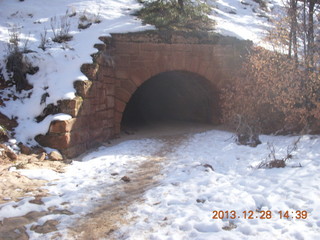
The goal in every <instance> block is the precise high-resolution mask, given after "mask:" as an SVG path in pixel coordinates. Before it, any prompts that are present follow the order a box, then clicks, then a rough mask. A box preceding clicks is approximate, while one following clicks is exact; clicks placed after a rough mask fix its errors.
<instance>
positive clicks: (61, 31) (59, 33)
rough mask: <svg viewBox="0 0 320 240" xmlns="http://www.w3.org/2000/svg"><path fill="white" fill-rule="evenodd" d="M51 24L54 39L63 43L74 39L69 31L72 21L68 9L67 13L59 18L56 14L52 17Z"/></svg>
mask: <svg viewBox="0 0 320 240" xmlns="http://www.w3.org/2000/svg"><path fill="white" fill-rule="evenodd" d="M50 24H51V29H52V32H53V36H54V37H53V39H52V41H54V42H57V43H63V42H67V41H70V40H71V39H72V35H71V34H70V33H69V31H70V26H71V23H70V19H69V14H68V11H66V14H65V15H64V16H61V17H60V18H57V17H56V16H55V17H52V18H51V19H50Z"/></svg>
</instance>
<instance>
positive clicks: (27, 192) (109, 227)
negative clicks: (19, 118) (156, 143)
mask: <svg viewBox="0 0 320 240" xmlns="http://www.w3.org/2000/svg"><path fill="white" fill-rule="evenodd" d="M212 128H213V126H211V125H205V124H198V125H196V124H193V123H185V124H181V122H179V123H171V124H161V125H156V126H154V125H153V126H149V127H147V128H143V129H130V130H129V132H127V133H125V134H124V135H123V136H122V137H121V138H119V139H116V140H113V141H112V142H111V143H106V146H111V145H116V144H118V143H119V142H123V141H126V140H130V139H142V138H156V139H159V140H161V141H162V142H163V143H164V144H163V146H162V147H161V148H160V149H159V150H158V151H157V152H156V153H155V154H153V156H151V157H149V159H148V160H146V161H144V162H143V163H141V164H140V165H138V164H137V166H135V168H133V169H134V170H133V171H128V172H127V173H126V176H124V177H123V178H122V180H121V181H120V182H119V183H117V184H115V185H112V186H110V187H107V188H106V189H104V190H103V191H104V193H103V194H102V197H101V199H100V200H99V202H98V203H97V205H96V206H97V207H96V208H95V209H93V210H92V212H91V213H89V214H87V215H86V216H84V217H83V218H82V219H78V220H77V225H75V226H72V227H70V228H69V236H68V238H67V239H70V240H73V239H77V240H98V239H118V238H115V237H113V236H112V235H113V232H114V231H115V230H117V229H118V228H119V226H123V225H126V224H130V223H132V222H133V221H134V219H128V218H127V217H126V216H127V213H128V209H129V207H130V206H131V205H133V204H134V203H139V202H142V201H144V199H143V195H144V193H145V192H146V191H147V190H148V189H150V188H153V187H155V186H157V184H159V181H160V180H161V179H162V175H161V170H162V169H163V164H165V163H166V161H170V159H168V156H169V154H170V153H172V152H173V151H174V150H175V149H176V148H177V147H178V146H179V145H180V144H181V143H182V142H183V141H184V140H186V139H187V138H188V134H190V133H197V132H203V131H206V130H210V129H212ZM86 154H88V153H86ZM22 157H23V159H21V160H20V161H19V164H18V165H17V164H15V165H17V166H16V167H19V168H24V169H33V168H46V169H52V170H54V171H57V172H63V171H64V168H65V166H66V164H64V163H61V162H52V161H43V160H40V159H38V158H36V157H35V156H32V157H30V156H22ZM82 157H83V156H82ZM78 159H79V160H81V156H80V157H79V158H78ZM10 166H12V164H10V165H8V166H5V165H2V168H1V169H0V180H1V181H0V203H4V202H7V201H19V200H20V199H21V198H23V197H26V196H34V197H35V199H34V200H31V201H32V203H33V204H40V205H41V204H43V202H42V200H41V199H42V197H44V196H47V192H46V191H45V190H44V189H42V188H41V187H42V186H44V185H45V184H46V181H43V180H35V179H29V178H27V177H24V176H22V175H20V174H19V173H18V172H12V171H9V170H8V169H9V167H10ZM115 175H117V174H116V173H115ZM121 177H122V176H121ZM17 189H18V190H19V189H20V190H19V191H17ZM50 214H64V215H72V213H71V212H69V211H67V210H66V211H59V210H57V209H56V208H55V207H53V208H50V209H48V211H44V212H29V213H28V214H26V215H24V216H20V217H13V218H7V219H4V220H3V221H2V222H0V239H1V240H2V239H5V240H9V239H10V240H11V239H21V240H27V239H29V237H28V235H27V233H26V228H25V225H27V224H30V223H34V222H37V220H38V219H39V218H40V217H42V216H46V215H50ZM58 224H59V222H58V221H53V220H49V221H46V222H45V223H44V224H43V225H33V226H32V228H31V230H32V231H35V232H37V233H49V232H53V231H57V228H56V226H57V225H58ZM54 239H62V237H61V235H60V234H59V232H57V234H55V236H54Z"/></svg>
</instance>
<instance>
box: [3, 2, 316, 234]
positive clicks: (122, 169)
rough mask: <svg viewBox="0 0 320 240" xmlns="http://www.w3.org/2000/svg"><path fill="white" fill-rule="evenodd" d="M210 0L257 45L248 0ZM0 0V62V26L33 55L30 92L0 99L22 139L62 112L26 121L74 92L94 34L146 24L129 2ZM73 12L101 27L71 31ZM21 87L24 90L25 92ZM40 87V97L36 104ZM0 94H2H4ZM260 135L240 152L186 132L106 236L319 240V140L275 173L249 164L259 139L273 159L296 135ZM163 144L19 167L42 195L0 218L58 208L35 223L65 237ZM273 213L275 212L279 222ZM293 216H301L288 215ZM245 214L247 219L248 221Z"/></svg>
mask: <svg viewBox="0 0 320 240" xmlns="http://www.w3.org/2000/svg"><path fill="white" fill-rule="evenodd" d="M210 2H211V4H213V5H215V6H217V9H215V10H214V11H213V17H214V18H215V19H216V20H217V23H218V26H217V30H218V31H219V32H221V33H223V34H228V35H232V36H237V37H239V38H242V39H250V40H253V41H255V42H257V43H259V42H260V40H261V35H262V32H263V28H265V27H266V26H267V18H266V17H258V16H257V15H260V16H261V15H262V14H263V12H261V11H260V10H259V9H258V7H257V6H258V4H257V3H255V2H253V1H251V0H246V1H245V0H217V1H210ZM0 6H1V8H0V41H1V42H0V65H1V67H2V68H3V67H4V66H5V61H4V60H5V58H6V55H7V54H8V51H7V44H8V41H9V39H10V29H13V28H17V29H19V32H20V33H21V34H20V38H21V44H22V45H23V44H24V43H25V42H26V40H27V39H28V45H27V46H28V48H29V49H30V50H33V51H35V52H33V53H30V54H27V56H28V58H30V59H32V62H33V63H34V64H35V65H37V66H39V68H40V70H39V72H38V73H36V74H35V75H32V76H31V75H29V76H28V79H29V81H30V83H32V84H33V89H32V90H29V91H23V92H22V93H21V94H20V95H19V97H20V98H19V99H17V100H15V101H14V100H11V101H7V102H5V104H6V106H5V107H2V108H1V109H0V110H1V112H2V113H4V114H6V115H7V116H9V117H18V122H19V127H18V128H17V129H16V136H15V137H16V138H17V140H18V141H22V142H29V143H31V144H32V143H34V142H33V137H34V136H35V135H37V134H39V133H45V132H46V131H47V129H48V126H49V124H50V121H51V120H52V119H53V118H54V117H56V118H62V117H63V118H68V117H69V116H66V115H58V116H49V117H47V118H46V119H45V120H43V121H42V122H40V123H36V122H35V119H34V118H35V117H36V116H38V115H39V114H40V113H41V112H42V110H43V109H44V108H45V106H46V105H48V104H50V103H56V102H57V101H58V100H59V99H62V98H72V97H74V91H75V90H74V89H73V87H72V83H73V81H75V80H81V79H85V76H83V75H82V73H81V72H80V66H81V64H83V63H88V62H91V57H90V54H92V53H94V52H95V51H96V49H94V48H93V45H94V44H95V43H98V42H99V40H98V37H99V36H103V35H105V36H106V35H108V34H110V33H111V32H127V31H139V30H143V29H146V28H152V26H142V25H141V22H140V21H139V20H137V19H135V18H134V17H133V16H131V15H130V13H132V12H133V11H134V9H137V8H139V4H138V3H137V2H136V1H135V0H99V1H89V0H69V1H65V0H55V1H51V0H41V1H39V0H25V1H24V2H19V1H18V0H0ZM268 6H269V8H272V7H274V6H277V3H276V1H272V3H270V4H269V5H268ZM67 10H68V14H71V15H72V13H76V15H75V16H73V17H70V18H68V19H69V20H70V33H71V34H72V36H73V39H72V41H70V42H68V43H65V44H58V43H54V42H52V41H51V38H52V37H53V33H52V30H51V27H50V25H51V24H50V18H52V17H57V18H58V19H59V18H60V17H61V16H65V14H66V11H67ZM82 15H87V16H89V17H93V18H97V17H98V18H99V19H100V20H101V23H99V24H93V25H92V26H91V27H90V28H88V29H86V30H79V29H78V28H77V25H78V23H79V18H80V17H81V16H82ZM44 29H47V32H48V33H47V34H48V35H47V36H48V43H47V49H46V50H45V51H43V50H42V49H39V48H38V46H39V44H40V42H41V36H40V35H41V34H44ZM30 92H32V95H31V97H30V98H27V97H26V96H27V95H28V94H29V93H30ZM45 93H48V94H49V97H47V99H46V102H45V103H43V104H40V103H41V97H42V96H43V94H45ZM1 94H2V95H3V96H6V95H7V94H10V91H5V92H4V91H2V92H1ZM261 140H262V142H263V144H261V145H259V146H258V147H257V148H250V147H245V146H238V145H236V144H235V143H234V141H233V139H232V134H231V133H228V132H223V131H216V130H213V131H207V132H204V133H200V134H195V135H189V136H186V137H185V140H184V141H183V142H182V143H181V144H180V145H177V147H176V148H175V149H173V151H170V152H168V153H167V154H166V155H165V159H166V160H165V161H164V162H163V170H162V174H163V180H161V181H160V182H159V186H157V187H154V188H152V189H150V190H148V191H147V192H146V193H145V195H144V196H143V198H145V201H144V202H143V203H135V204H134V205H132V206H131V207H130V211H129V212H128V214H127V218H128V219H129V220H130V219H131V220H130V221H129V222H131V224H129V225H127V226H120V229H119V230H118V231H116V232H115V233H114V236H116V238H118V239H139V240H140V239H174V240H176V239H199V240H200V239H299V240H300V239H319V236H320V203H319V199H320V187H319V182H320V138H319V136H308V135H307V136H303V137H302V139H301V140H300V142H299V144H298V149H297V151H296V152H294V154H293V159H291V160H290V161H289V166H288V167H286V168H281V169H258V168H256V166H257V165H258V164H259V163H260V162H261V161H263V160H264V159H266V158H267V156H268V154H269V153H270V151H269V150H268V148H267V142H273V143H274V145H275V146H276V152H277V154H278V157H282V156H283V155H284V154H286V149H287V146H289V145H290V144H292V142H294V141H295V140H296V137H281V136H277V137H276V136H262V138H261ZM165 144H167V143H166V142H165V141H163V140H161V139H142V140H132V141H126V142H123V143H120V144H118V145H116V146H113V147H109V148H105V147H102V148H100V149H98V150H97V151H96V152H93V153H91V154H89V155H87V156H85V157H84V158H83V159H82V161H74V162H73V164H72V165H70V166H69V167H68V168H67V171H66V172H65V173H56V172H53V171H50V170H19V171H20V172H21V173H22V174H24V175H26V176H29V177H32V178H39V179H47V180H49V181H50V183H49V184H48V185H47V186H46V187H45V188H47V189H48V191H49V193H50V194H51V196H48V197H44V198H43V199H42V201H43V204H42V205H38V204H32V203H30V202H29V201H30V200H33V197H30V198H24V199H22V200H21V201H19V202H8V203H5V204H2V205H0V221H1V220H3V219H4V218H8V217H14V216H22V215H24V214H26V213H27V212H30V211H47V210H48V209H49V208H51V207H56V208H58V209H62V210H68V211H70V212H72V213H73V215H64V214H49V215H46V216H44V217H42V218H40V219H39V220H38V222H37V224H40V225H41V224H43V223H44V222H46V221H47V220H52V219H54V220H58V221H59V225H58V231H59V232H60V233H61V234H62V235H61V237H60V238H58V239H68V237H67V228H68V226H69V225H70V224H72V223H73V222H74V221H76V220H77V219H78V218H81V217H83V216H85V215H86V214H88V213H89V212H90V211H92V209H93V208H94V207H95V206H96V205H98V204H100V203H101V202H103V201H108V199H109V196H110V195H111V194H112V191H113V187H114V185H115V184H119V181H120V178H121V177H122V176H125V175H126V174H127V173H128V172H132V171H135V170H136V169H137V168H138V167H139V164H141V163H143V162H145V161H148V160H150V156H154V155H157V153H158V150H159V148H161V147H163V146H164V145H165ZM210 166H211V167H212V168H213V169H214V170H212V169H211V167H210ZM11 170H12V171H15V169H13V168H12V169H11ZM114 173H117V174H116V175H115V174H114ZM121 184H122V183H121ZM123 184H124V183H123ZM213 211H223V212H224V216H223V218H222V219H219V218H218V219H212V217H213V216H214V213H213ZM227 211H228V213H229V217H227V216H226V212H227ZM263 211H264V212H263ZM266 211H270V212H268V213H271V214H272V216H271V217H270V219H262V218H260V217H262V214H263V213H266ZM279 211H282V213H283V216H282V218H281V217H280V213H279ZM287 211H288V212H287ZM306 212H307V216H306V215H305V213H306ZM244 213H246V218H245V216H244ZM285 213H288V215H289V216H287V215H284V214H285ZM301 213H303V214H304V215H303V217H304V218H305V219H298V218H299V216H300V215H299V214H301ZM220 214H222V213H221V212H220ZM251 214H252V216H251ZM235 215H236V216H235ZM249 216H251V217H252V218H253V219H248V218H249ZM287 217H288V218H287ZM268 218H269V215H268ZM34 224H35V223H32V224H29V225H27V226H26V227H27V231H28V233H29V236H30V238H31V239H50V237H51V236H53V235H54V234H55V232H53V233H49V234H37V233H35V232H34V231H31V230H30V228H31V226H32V225H34ZM0 227H1V226H0ZM63 236H64V237H63Z"/></svg>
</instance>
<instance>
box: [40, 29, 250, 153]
mask: <svg viewBox="0 0 320 240" xmlns="http://www.w3.org/2000/svg"><path fill="white" fill-rule="evenodd" d="M100 40H101V41H102V43H100V44H96V45H95V47H96V48H97V49H98V52H97V53H95V54H93V55H92V58H93V63H90V64H83V65H82V67H81V71H82V72H83V73H84V74H85V75H86V76H87V77H88V79H89V80H87V81H76V82H75V84H74V86H75V89H76V91H77V97H76V98H75V99H73V100H64V101H61V103H60V104H59V109H60V112H64V113H68V114H70V115H71V116H72V119H71V120H68V121H55V122H53V123H51V126H50V129H49V131H48V133H47V134H46V135H44V136H39V137H38V138H37V140H38V141H39V142H40V144H42V145H44V146H48V147H52V148H56V149H58V150H60V151H61V152H62V153H63V154H64V155H66V156H67V157H74V156H77V155H79V154H80V153H82V152H84V151H86V150H88V149H90V148H92V147H94V146H96V145H97V144H99V143H100V142H102V141H105V140H107V139H111V138H113V137H115V136H116V135H118V134H119V133H120V128H121V120H122V114H123V112H124V110H125V107H126V105H127V103H128V101H129V100H130V98H131V96H132V95H133V94H134V92H135V91H136V90H137V89H138V88H139V87H140V86H141V85H142V84H143V83H144V82H145V81H147V80H148V79H150V78H151V77H152V76H157V75H159V74H161V73H165V72H172V71H180V72H190V73H193V74H196V75H197V76H201V77H202V78H204V79H206V80H207V81H208V82H209V83H211V84H212V85H213V86H215V89H216V91H219V90H220V89H222V88H223V87H225V86H227V85H228V84H230V83H232V82H231V80H230V79H231V76H232V75H233V74H234V72H235V71H236V70H237V69H238V68H239V67H240V66H241V63H242V61H243V59H244V56H245V55H246V54H247V52H248V51H247V49H248V48H249V47H250V45H251V43H250V42H247V41H240V40H237V39H235V38H232V37H225V36H221V35H218V34H214V35H209V34H203V33H201V34H198V33H176V32H175V33H170V32H157V31H154V32H140V33H128V34H112V36H111V37H101V38H100Z"/></svg>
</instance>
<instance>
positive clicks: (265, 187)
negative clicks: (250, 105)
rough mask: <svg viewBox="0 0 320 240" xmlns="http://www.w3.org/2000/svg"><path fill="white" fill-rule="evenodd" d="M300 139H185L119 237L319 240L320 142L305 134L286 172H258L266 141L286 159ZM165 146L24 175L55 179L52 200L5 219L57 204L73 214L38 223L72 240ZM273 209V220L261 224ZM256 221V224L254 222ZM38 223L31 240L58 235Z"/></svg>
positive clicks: (94, 156)
mask: <svg viewBox="0 0 320 240" xmlns="http://www.w3.org/2000/svg"><path fill="white" fill-rule="evenodd" d="M296 139H297V137H296V136H291V137H281V136H262V137H261V140H262V142H263V143H262V144H261V145H259V146H258V147H256V148H251V147H246V146H239V145H237V144H236V143H234V140H233V138H232V134H231V133H228V132H224V131H218V130H212V131H207V132H203V133H199V134H191V135H188V136H185V137H184V141H183V142H182V143H180V144H178V145H177V146H176V148H175V149H173V150H171V151H170V152H168V153H167V154H165V157H164V161H163V162H162V165H163V168H164V169H163V170H162V174H163V176H162V178H163V179H162V180H161V181H160V183H159V184H158V186H156V187H154V188H152V189H150V190H148V191H147V192H146V193H145V195H144V196H143V198H144V199H145V201H144V202H143V203H135V204H133V205H132V206H131V207H130V208H129V211H128V213H127V214H126V216H124V217H125V218H127V219H128V222H130V223H131V224H129V225H127V226H120V230H118V231H116V232H115V233H114V236H115V237H116V239H136V240H141V239H175V240H176V239H308V240H309V239H314V240H316V239H318V238H319V236H320V203H319V199H320V187H319V181H320V137H319V136H309V135H306V136H303V137H302V138H301V139H300V141H299V143H298V148H297V150H296V151H295V152H293V153H292V155H293V158H292V159H291V160H289V163H288V166H287V167H286V168H280V169H279V168H274V169H259V168H257V165H258V164H259V163H260V162H262V161H263V160H265V159H266V158H267V157H268V154H269V153H270V151H269V150H268V145H267V143H268V142H269V143H273V144H274V146H275V149H276V155H277V157H278V158H281V157H284V156H285V154H286V153H287V152H286V151H287V147H288V146H290V145H292V144H293V142H294V141H295V140H296ZM165 144H168V143H166V141H164V140H161V139H142V140H131V141H126V142H123V143H121V144H118V145H116V146H113V147H108V148H106V147H102V148H100V149H98V150H97V151H96V152H93V153H91V154H89V155H87V156H86V157H84V158H83V161H81V162H73V164H72V165H71V166H69V167H68V169H67V171H66V173H61V174H58V173H55V172H50V171H44V170H19V171H20V172H21V173H23V174H24V175H26V176H29V177H32V178H38V179H48V180H50V181H51V183H50V184H48V185H47V186H46V188H47V189H48V190H49V193H51V196H49V197H44V198H43V199H42V201H43V202H44V204H43V205H36V204H31V203H30V202H29V201H30V200H32V199H33V197H30V198H25V199H23V200H22V201H20V202H18V203H15V202H9V203H6V204H3V205H2V206H1V209H0V217H1V218H0V220H2V219H3V218H5V217H13V216H20V215H23V214H26V213H27V212H29V211H45V210H47V209H48V208H49V207H53V206H56V207H57V208H58V209H60V210H68V211H71V212H72V213H74V215H71V216H69V215H59V214H55V215H54V214H51V215H47V216H44V217H42V218H40V219H39V221H38V223H37V224H40V225H41V224H43V223H44V222H46V221H47V220H58V221H59V222H60V224H59V225H58V230H59V232H60V233H61V234H65V235H62V236H65V237H61V238H59V239H68V237H67V235H66V234H67V227H68V226H69V224H71V223H73V222H74V221H75V220H77V219H79V218H82V217H83V216H85V215H86V214H87V213H89V212H90V211H92V210H93V208H94V207H95V206H97V205H98V204H101V202H105V203H107V202H108V201H109V200H110V197H111V196H112V195H113V193H114V192H113V189H114V187H115V185H121V184H126V183H121V181H120V178H121V177H123V176H125V175H127V174H128V172H133V171H136V169H137V166H138V165H139V164H141V163H143V162H144V161H148V159H149V160H150V156H156V155H157V153H158V151H157V150H159V149H160V148H161V147H162V146H164V145H165ZM211 167H212V168H211ZM114 173H117V174H116V175H115V174H114ZM155 177H157V176H155ZM62 203H64V204H62ZM213 211H223V212H224V216H221V215H220V216H221V219H220V217H218V219H212V217H213V216H214V214H213ZM226 211H229V217H227V215H226ZM232 211H233V212H232ZM244 211H245V212H246V216H245V213H244ZM267 211H269V212H270V213H271V216H270V217H267V215H266V216H265V217H266V219H263V217H264V215H263V214H264V213H267ZM279 211H282V214H283V215H282V217H281V215H280V213H279ZM287 211H288V216H285V213H286V212H287ZM106 214H108V213H107V212H106ZM235 214H236V216H235ZM305 214H306V215H305ZM251 215H252V218H253V219H248V218H249V216H251ZM300 215H301V217H300ZM268 218H269V219H268ZM299 218H300V219H299ZM303 218H305V219H303ZM88 221H90V220H88ZM34 224H35V223H32V224H29V225H27V226H26V227H27V229H28V233H29V235H30V237H31V239H50V237H51V236H53V235H54V234H55V233H56V232H53V233H49V234H37V233H35V232H34V231H31V230H30V227H31V226H32V225H34Z"/></svg>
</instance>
